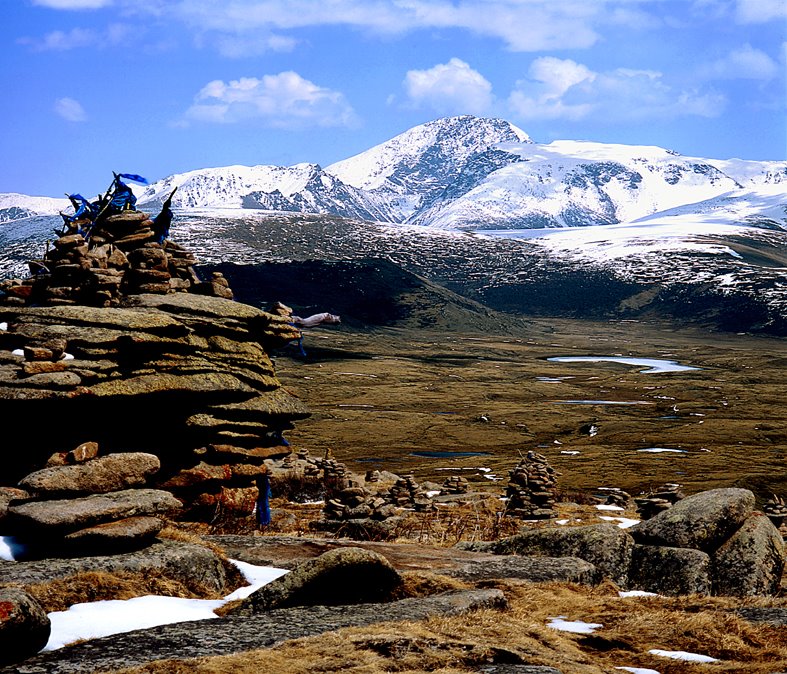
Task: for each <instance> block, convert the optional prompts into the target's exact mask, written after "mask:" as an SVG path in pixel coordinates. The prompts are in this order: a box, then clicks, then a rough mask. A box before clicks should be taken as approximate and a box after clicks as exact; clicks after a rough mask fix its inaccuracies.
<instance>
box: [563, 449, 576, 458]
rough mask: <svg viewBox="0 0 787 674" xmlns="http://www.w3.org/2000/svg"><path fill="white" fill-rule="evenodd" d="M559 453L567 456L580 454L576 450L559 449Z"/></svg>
mask: <svg viewBox="0 0 787 674" xmlns="http://www.w3.org/2000/svg"><path fill="white" fill-rule="evenodd" d="M560 453H561V454H567V455H569V456H576V455H577V454H580V452H579V451H577V450H576V449H561V450H560Z"/></svg>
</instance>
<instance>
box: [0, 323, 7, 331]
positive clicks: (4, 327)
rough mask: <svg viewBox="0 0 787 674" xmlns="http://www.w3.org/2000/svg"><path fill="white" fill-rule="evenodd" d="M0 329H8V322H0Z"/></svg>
mask: <svg viewBox="0 0 787 674" xmlns="http://www.w3.org/2000/svg"><path fill="white" fill-rule="evenodd" d="M0 330H8V323H6V322H5V321H4V322H2V323H0Z"/></svg>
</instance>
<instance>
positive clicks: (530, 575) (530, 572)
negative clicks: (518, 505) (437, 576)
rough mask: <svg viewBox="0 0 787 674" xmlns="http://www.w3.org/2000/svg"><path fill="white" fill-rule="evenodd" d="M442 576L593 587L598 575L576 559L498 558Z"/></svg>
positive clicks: (589, 566) (597, 572)
mask: <svg viewBox="0 0 787 674" xmlns="http://www.w3.org/2000/svg"><path fill="white" fill-rule="evenodd" d="M446 575H448V576H453V577H454V578H459V579H461V580H467V581H470V582H478V581H481V580H494V579H497V578H515V579H518V580H524V581H528V582H530V583H549V582H565V583H578V584H580V585H597V584H598V583H599V582H600V581H601V573H599V571H598V569H597V568H596V567H595V566H593V565H592V564H591V563H590V562H586V561H585V560H584V559H579V558H577V557H519V556H510V557H501V558H499V559H494V560H491V561H489V560H484V561H479V562H470V563H467V564H463V565H462V566H461V567H460V568H458V569H455V570H450V571H447V572H446Z"/></svg>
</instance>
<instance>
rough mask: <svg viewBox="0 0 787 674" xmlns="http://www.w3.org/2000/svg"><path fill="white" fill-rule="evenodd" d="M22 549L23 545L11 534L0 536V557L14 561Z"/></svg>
mask: <svg viewBox="0 0 787 674" xmlns="http://www.w3.org/2000/svg"><path fill="white" fill-rule="evenodd" d="M23 550H24V546H23V545H22V544H21V543H19V542H18V541H17V540H16V538H14V537H13V536H0V559H2V560H5V561H6V562H14V561H16V558H17V556H18V555H19V553H20V552H22V551H23Z"/></svg>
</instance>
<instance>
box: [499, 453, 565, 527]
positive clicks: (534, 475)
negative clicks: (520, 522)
mask: <svg viewBox="0 0 787 674" xmlns="http://www.w3.org/2000/svg"><path fill="white" fill-rule="evenodd" d="M557 477H558V472H557V471H556V470H555V469H554V468H552V466H550V465H549V462H548V461H547V459H546V457H545V456H544V455H543V454H538V453H537V452H533V451H529V452H528V453H527V455H526V456H525V458H523V459H522V460H521V461H520V462H519V463H518V464H517V465H516V466H515V467H514V469H513V470H511V471H509V478H508V486H507V488H506V497H507V498H508V505H507V506H506V514H507V515H511V516H514V517H521V518H523V519H550V518H551V517H554V516H555V512H554V506H555V499H556V489H557Z"/></svg>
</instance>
